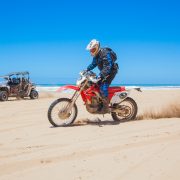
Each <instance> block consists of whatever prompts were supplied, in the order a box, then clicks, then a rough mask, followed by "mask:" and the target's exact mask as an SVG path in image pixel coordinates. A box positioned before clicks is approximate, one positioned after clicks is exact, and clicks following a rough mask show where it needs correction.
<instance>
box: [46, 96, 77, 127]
mask: <svg viewBox="0 0 180 180" xmlns="http://www.w3.org/2000/svg"><path fill="white" fill-rule="evenodd" d="M69 103H71V99H68V98H61V99H57V100H56V101H54V102H53V103H52V104H51V105H50V107H49V109H48V120H49V122H50V123H51V124H52V125H53V126H54V127H62V126H68V125H70V124H72V123H73V122H74V121H75V119H76V117H77V113H78V110H77V106H76V104H74V105H73V107H72V109H71V111H70V113H69V114H67V113H65V111H63V110H65V108H66V107H67V105H68V104H69ZM63 104H64V105H63Z"/></svg>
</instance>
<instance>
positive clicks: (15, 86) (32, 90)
mask: <svg viewBox="0 0 180 180" xmlns="http://www.w3.org/2000/svg"><path fill="white" fill-rule="evenodd" d="M0 78H1V79H3V81H0V101H7V100H8V97H17V98H24V97H30V98H31V99H37V98H38V91H37V90H36V86H35V84H33V83H32V82H31V81H30V78H29V72H27V71H26V72H13V73H10V74H7V75H5V76H0Z"/></svg>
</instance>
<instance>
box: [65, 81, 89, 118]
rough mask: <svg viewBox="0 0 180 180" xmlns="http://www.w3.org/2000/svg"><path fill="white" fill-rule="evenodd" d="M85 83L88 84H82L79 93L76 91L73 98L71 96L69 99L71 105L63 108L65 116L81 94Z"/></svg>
mask: <svg viewBox="0 0 180 180" xmlns="http://www.w3.org/2000/svg"><path fill="white" fill-rule="evenodd" d="M87 83H88V81H86V82H85V83H84V84H83V86H82V87H81V88H80V90H79V91H76V92H75V93H74V94H73V96H72V98H71V103H68V105H67V106H66V108H65V112H66V113H67V114H69V113H70V111H71V109H72V107H73V106H74V104H75V102H76V100H77V99H78V97H79V95H80V94H81V92H82V91H83V89H84V87H85V86H86V85H87Z"/></svg>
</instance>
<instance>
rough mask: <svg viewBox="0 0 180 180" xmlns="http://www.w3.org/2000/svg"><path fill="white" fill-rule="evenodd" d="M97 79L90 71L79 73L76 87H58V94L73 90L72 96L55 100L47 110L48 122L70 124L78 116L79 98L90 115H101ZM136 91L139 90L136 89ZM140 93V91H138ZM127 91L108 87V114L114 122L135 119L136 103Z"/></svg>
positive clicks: (101, 103) (123, 88)
mask: <svg viewBox="0 0 180 180" xmlns="http://www.w3.org/2000/svg"><path fill="white" fill-rule="evenodd" d="M98 81H99V79H98V78H97V76H96V74H95V73H93V72H92V71H89V72H87V71H82V72H80V78H79V79H78V80H77V83H76V86H73V85H67V86H63V87H60V88H59V89H58V92H61V91H64V90H68V89H71V90H74V91H75V92H74V94H73V96H72V97H71V98H70V99H69V98H60V99H57V100H55V101H54V102H53V103H52V104H51V105H50V107H49V109H48V119H49V122H50V123H51V124H52V125H53V126H55V127H57V126H68V125H70V124H72V123H73V122H74V121H75V119H76V117H77V114H78V109H77V106H76V100H77V99H78V97H79V96H81V98H82V100H83V102H84V104H85V106H86V110H87V111H88V112H89V113H92V114H103V113H104V112H103V111H102V109H103V101H102V97H101V94H100V88H99V85H98ZM136 90H139V89H138V88H137V89H136ZM139 91H140V90H139ZM129 93H130V91H129V90H126V88H125V87H109V96H108V98H109V102H110V103H109V112H108V113H110V114H111V116H112V118H113V120H114V121H128V120H133V119H135V118H136V115H137V111H138V107H137V104H136V102H135V101H134V100H133V99H132V98H131V97H129Z"/></svg>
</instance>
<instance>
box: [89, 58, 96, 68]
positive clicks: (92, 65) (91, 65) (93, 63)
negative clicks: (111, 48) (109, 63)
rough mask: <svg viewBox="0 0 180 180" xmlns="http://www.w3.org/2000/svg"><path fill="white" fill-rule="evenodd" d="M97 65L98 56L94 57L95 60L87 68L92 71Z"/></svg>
mask: <svg viewBox="0 0 180 180" xmlns="http://www.w3.org/2000/svg"><path fill="white" fill-rule="evenodd" d="M96 66H97V61H96V58H93V61H92V63H91V64H90V65H89V66H88V67H87V70H88V71H91V70H93V69H94V68H95V67H96Z"/></svg>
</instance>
